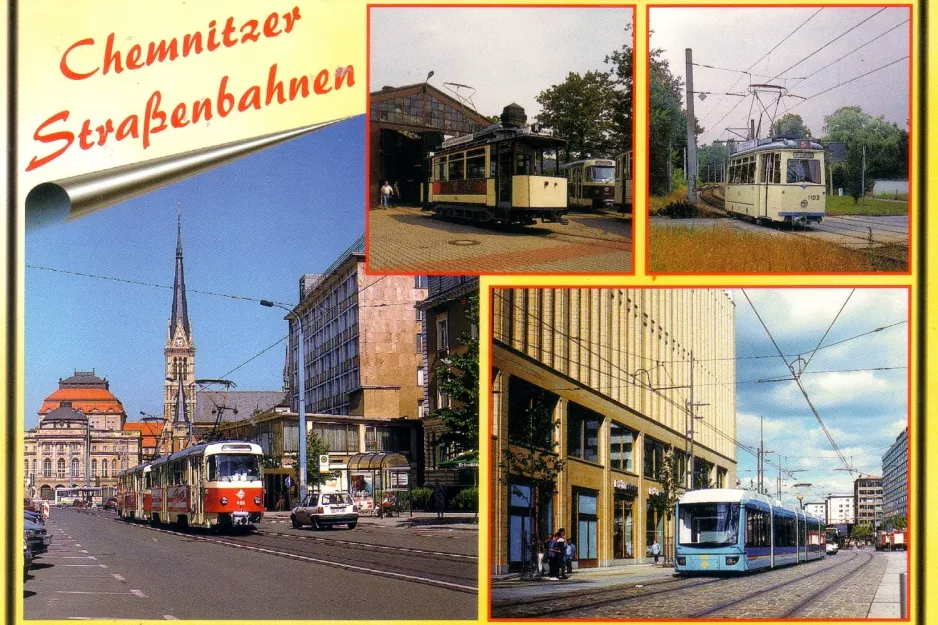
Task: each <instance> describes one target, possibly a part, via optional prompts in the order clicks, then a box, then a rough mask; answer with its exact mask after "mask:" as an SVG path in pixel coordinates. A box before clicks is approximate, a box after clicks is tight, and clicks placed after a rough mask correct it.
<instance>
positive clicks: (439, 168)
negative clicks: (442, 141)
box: [433, 157, 446, 182]
mask: <svg viewBox="0 0 938 625" xmlns="http://www.w3.org/2000/svg"><path fill="white" fill-rule="evenodd" d="M433 180H434V181H437V182H439V181H441V180H446V158H443V157H441V158H435V159H433Z"/></svg>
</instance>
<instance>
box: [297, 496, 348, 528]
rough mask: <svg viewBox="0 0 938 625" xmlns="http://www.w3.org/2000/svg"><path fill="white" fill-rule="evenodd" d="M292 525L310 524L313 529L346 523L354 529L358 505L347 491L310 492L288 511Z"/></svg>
mask: <svg viewBox="0 0 938 625" xmlns="http://www.w3.org/2000/svg"><path fill="white" fill-rule="evenodd" d="M290 521H291V522H292V523H293V527H296V528H299V527H303V526H304V525H310V526H312V528H313V529H322V528H331V527H332V526H334V525H347V526H348V528H349V529H350V530H351V529H355V526H356V525H358V506H357V505H355V502H354V501H352V497H351V495H349V494H348V493H342V492H339V493H310V494H308V495H307V496H306V499H305V500H304V501H303V502H302V503H300V504H299V505H298V506H296V507H295V508H293V511H292V512H291V513H290Z"/></svg>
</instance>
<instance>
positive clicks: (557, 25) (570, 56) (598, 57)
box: [369, 7, 632, 122]
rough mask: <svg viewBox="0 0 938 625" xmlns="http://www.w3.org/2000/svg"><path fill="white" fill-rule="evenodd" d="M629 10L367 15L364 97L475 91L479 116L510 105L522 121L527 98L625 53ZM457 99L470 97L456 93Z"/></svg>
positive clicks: (530, 102)
mask: <svg viewBox="0 0 938 625" xmlns="http://www.w3.org/2000/svg"><path fill="white" fill-rule="evenodd" d="M631 24H632V10H631V9H606V8H582V9H573V8H571V9H558V8H542V9H528V8H517V7H510V8H497V7H493V8H470V9H459V8H419V9H418V8H375V7H373V8H372V9H371V51H370V61H369V62H370V79H371V84H370V85H369V90H370V91H377V90H380V89H381V88H382V87H384V86H395V87H397V86H401V85H409V84H414V83H422V82H423V81H424V80H426V77H427V74H428V73H429V72H430V71H433V72H434V74H433V77H432V78H431V79H430V84H431V85H433V86H434V87H436V88H438V89H440V90H441V91H443V92H444V93H447V94H450V95H452V94H451V92H450V91H448V90H447V88H446V87H445V86H444V85H443V83H459V84H463V85H469V86H470V87H473V88H474V89H476V90H477V91H476V93H475V95H473V96H472V102H473V103H474V104H475V107H476V110H477V111H478V112H479V113H480V114H482V115H486V116H488V115H500V114H501V112H502V109H503V108H504V107H505V106H506V105H508V104H511V103H512V102H515V103H517V104H520V105H521V106H522V107H524V109H525V112H526V113H527V115H528V120H529V122H530V121H534V117H535V116H536V115H537V114H538V113H539V112H540V110H541V109H540V105H538V104H537V102H536V101H535V98H536V97H537V95H538V94H539V93H540V92H542V91H544V90H546V89H549V88H550V87H552V86H554V85H556V84H560V83H562V82H563V81H564V80H566V78H567V75H568V74H569V73H570V72H576V73H579V74H584V73H586V72H588V71H603V72H606V71H610V70H611V65H609V64H607V63H605V62H604V60H605V58H606V56H607V55H609V54H612V53H613V52H614V51H616V50H619V49H621V48H622V45H623V44H625V43H628V45H629V47H631V46H632V31H631V30H628V31H626V30H625V29H626V27H627V26H630V25H631ZM459 92H460V94H461V95H463V94H470V93H472V91H471V90H466V89H460V90H459Z"/></svg>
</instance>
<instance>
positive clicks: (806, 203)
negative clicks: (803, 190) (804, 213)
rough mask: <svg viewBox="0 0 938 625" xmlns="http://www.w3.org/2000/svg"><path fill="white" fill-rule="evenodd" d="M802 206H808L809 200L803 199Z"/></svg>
mask: <svg viewBox="0 0 938 625" xmlns="http://www.w3.org/2000/svg"><path fill="white" fill-rule="evenodd" d="M801 208H808V200H801Z"/></svg>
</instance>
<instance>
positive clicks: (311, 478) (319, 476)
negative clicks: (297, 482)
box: [306, 430, 331, 486]
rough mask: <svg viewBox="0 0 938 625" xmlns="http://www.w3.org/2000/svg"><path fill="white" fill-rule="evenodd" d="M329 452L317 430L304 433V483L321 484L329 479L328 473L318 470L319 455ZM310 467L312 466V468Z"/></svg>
mask: <svg viewBox="0 0 938 625" xmlns="http://www.w3.org/2000/svg"><path fill="white" fill-rule="evenodd" d="M328 453H329V445H327V444H326V441H324V440H322V437H321V436H320V435H319V433H318V432H316V431H315V430H313V431H312V432H310V433H308V434H307V435H306V483H307V484H308V485H310V486H313V485H316V486H321V485H322V484H325V483H326V480H328V479H329V477H330V475H331V474H329V473H320V472H319V456H322V455H325V454H328ZM310 467H314V468H313V469H312V470H311V469H310Z"/></svg>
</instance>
